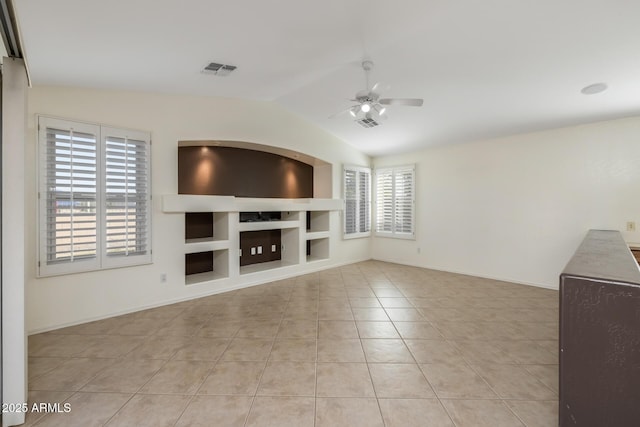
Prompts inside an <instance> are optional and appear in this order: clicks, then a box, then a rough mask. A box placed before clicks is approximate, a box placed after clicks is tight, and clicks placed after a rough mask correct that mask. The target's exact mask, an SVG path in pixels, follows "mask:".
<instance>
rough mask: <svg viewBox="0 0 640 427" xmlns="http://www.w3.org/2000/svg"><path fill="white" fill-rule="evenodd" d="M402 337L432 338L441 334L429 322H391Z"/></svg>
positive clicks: (440, 336) (439, 336)
mask: <svg viewBox="0 0 640 427" xmlns="http://www.w3.org/2000/svg"><path fill="white" fill-rule="evenodd" d="M393 324H394V325H395V327H396V329H397V330H398V332H399V333H400V336H401V337H402V338H404V339H434V338H442V335H441V334H440V332H438V330H437V329H436V328H434V327H433V326H432V325H431V323H429V322H393Z"/></svg>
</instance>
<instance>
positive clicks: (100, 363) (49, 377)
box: [29, 358, 114, 391]
mask: <svg viewBox="0 0 640 427" xmlns="http://www.w3.org/2000/svg"><path fill="white" fill-rule="evenodd" d="M113 363H114V359H89V358H77V359H76V358H74V359H68V360H66V361H65V362H63V363H62V364H60V365H59V366H58V367H56V368H54V369H52V370H51V371H49V372H47V373H46V374H43V375H41V376H39V377H38V378H36V379H35V380H33V381H31V382H29V389H30V390H51V391H77V390H80V389H81V388H82V387H83V386H84V385H85V384H86V383H88V382H89V381H90V380H91V378H93V377H94V376H96V375H97V374H98V373H99V372H101V371H103V370H104V369H106V368H107V367H108V366H110V365H112V364H113Z"/></svg>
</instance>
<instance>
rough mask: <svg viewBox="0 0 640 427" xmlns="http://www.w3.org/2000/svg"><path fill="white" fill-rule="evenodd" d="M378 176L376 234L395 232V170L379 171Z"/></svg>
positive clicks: (376, 174)
mask: <svg viewBox="0 0 640 427" xmlns="http://www.w3.org/2000/svg"><path fill="white" fill-rule="evenodd" d="M375 176H376V232H377V233H381V232H386V233H391V232H392V231H393V170H392V169H387V170H377V171H376V172H375Z"/></svg>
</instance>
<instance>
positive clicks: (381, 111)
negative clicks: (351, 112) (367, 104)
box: [375, 104, 387, 116]
mask: <svg viewBox="0 0 640 427" xmlns="http://www.w3.org/2000/svg"><path fill="white" fill-rule="evenodd" d="M375 110H376V112H377V113H378V115H379V116H381V115H383V114H384V112H385V111H387V108H386V107H383V106H382V105H380V104H377V105H376V106H375Z"/></svg>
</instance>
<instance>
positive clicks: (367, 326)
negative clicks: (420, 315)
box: [356, 322, 400, 338]
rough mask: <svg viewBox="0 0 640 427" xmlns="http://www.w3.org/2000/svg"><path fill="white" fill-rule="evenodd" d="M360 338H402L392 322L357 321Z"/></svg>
mask: <svg viewBox="0 0 640 427" xmlns="http://www.w3.org/2000/svg"><path fill="white" fill-rule="evenodd" d="M356 326H357V328H358V333H359V334H360V338H400V335H398V331H396V328H395V326H393V323H391V322H356Z"/></svg>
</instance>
